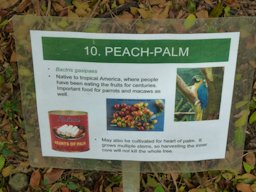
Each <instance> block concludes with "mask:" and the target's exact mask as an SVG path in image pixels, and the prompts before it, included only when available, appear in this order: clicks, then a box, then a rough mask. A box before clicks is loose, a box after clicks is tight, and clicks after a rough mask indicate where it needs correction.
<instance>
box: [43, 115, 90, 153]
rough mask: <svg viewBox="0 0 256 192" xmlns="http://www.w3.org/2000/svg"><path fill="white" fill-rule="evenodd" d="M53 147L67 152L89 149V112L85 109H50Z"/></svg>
mask: <svg viewBox="0 0 256 192" xmlns="http://www.w3.org/2000/svg"><path fill="white" fill-rule="evenodd" d="M48 115H49V122H50V131H51V142H52V149H53V150H56V151H65V152H83V151H88V150H89V132H88V114H87V112H83V111H72V110H62V111H61V110H60V111H59V110H56V111H49V112H48Z"/></svg>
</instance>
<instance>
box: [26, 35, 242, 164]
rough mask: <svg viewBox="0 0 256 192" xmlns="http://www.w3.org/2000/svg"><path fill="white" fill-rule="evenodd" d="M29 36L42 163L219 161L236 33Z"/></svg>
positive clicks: (228, 108)
mask: <svg viewBox="0 0 256 192" xmlns="http://www.w3.org/2000/svg"><path fill="white" fill-rule="evenodd" d="M30 35H31V44H32V56H33V67H34V75H35V87H36V99H37V110H38V120H39V127H40V136H41V148H42V154H43V156H51V157H73V158H85V159H108V160H132V161H198V160H207V159H224V158H225V153H226V143H227V136H228V127H229V119H230V112H231V103H232V95H233V87H234V79H235V70H236V59H237V50H238V43H239V33H237V32H232V33H211V34H103V33H80V32H56V31H54V32H52V31H31V32H30Z"/></svg>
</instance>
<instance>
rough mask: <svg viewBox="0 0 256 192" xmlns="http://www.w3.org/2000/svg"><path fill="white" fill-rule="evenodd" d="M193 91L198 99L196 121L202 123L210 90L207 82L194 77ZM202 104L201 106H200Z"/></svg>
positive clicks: (192, 82)
mask: <svg viewBox="0 0 256 192" xmlns="http://www.w3.org/2000/svg"><path fill="white" fill-rule="evenodd" d="M191 85H192V87H191V91H192V92H193V93H194V95H195V97H196V98H197V102H196V103H195V107H196V112H197V113H196V117H195V120H196V121H201V120H202V119H203V112H204V110H205V108H206V106H207V104H208V89H207V85H206V82H205V80H203V79H202V78H200V77H199V76H194V77H193V78H192V81H191ZM198 102H200V105H198Z"/></svg>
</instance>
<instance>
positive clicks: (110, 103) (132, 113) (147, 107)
mask: <svg viewBox="0 0 256 192" xmlns="http://www.w3.org/2000/svg"><path fill="white" fill-rule="evenodd" d="M164 103H165V102H164V100H163V99H156V100H155V99H150V100H141V99H140V100H137V99H107V130H114V131H163V127H164Z"/></svg>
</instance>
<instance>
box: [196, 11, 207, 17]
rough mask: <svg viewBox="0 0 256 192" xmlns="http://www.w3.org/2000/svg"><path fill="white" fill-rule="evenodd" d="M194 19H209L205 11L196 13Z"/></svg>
mask: <svg viewBox="0 0 256 192" xmlns="http://www.w3.org/2000/svg"><path fill="white" fill-rule="evenodd" d="M196 17H197V18H208V17H209V15H208V11H206V10H201V11H198V12H197V13H196Z"/></svg>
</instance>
